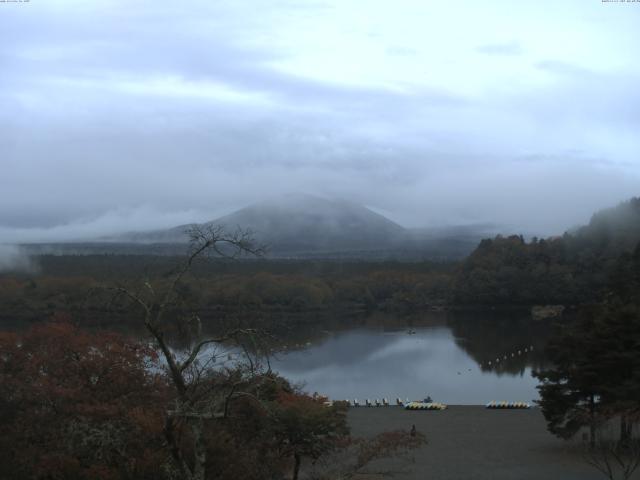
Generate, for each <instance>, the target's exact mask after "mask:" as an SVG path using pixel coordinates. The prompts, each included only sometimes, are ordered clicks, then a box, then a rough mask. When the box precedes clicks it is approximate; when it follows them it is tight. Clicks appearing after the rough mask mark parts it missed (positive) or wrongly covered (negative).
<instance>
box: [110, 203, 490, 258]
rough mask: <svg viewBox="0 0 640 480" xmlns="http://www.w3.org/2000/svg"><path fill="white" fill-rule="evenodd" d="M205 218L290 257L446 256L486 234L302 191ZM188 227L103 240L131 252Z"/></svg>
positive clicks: (181, 234) (159, 247) (178, 236)
mask: <svg viewBox="0 0 640 480" xmlns="http://www.w3.org/2000/svg"><path fill="white" fill-rule="evenodd" d="M206 224H213V225H222V226H224V227H225V229H226V230H227V231H229V232H233V231H235V230H237V229H238V228H240V229H244V230H247V229H248V230H251V232H253V234H254V238H255V239H256V241H257V242H258V243H260V244H264V245H267V247H268V252H269V256H272V257H295V258H361V259H403V260H420V259H440V260H443V259H446V260H451V259H457V258H462V257H464V256H465V255H467V254H468V253H469V252H471V251H472V250H473V248H475V246H476V245H477V244H478V242H479V241H480V240H481V239H482V238H483V237H484V236H486V231H485V229H484V228H482V227H483V226H467V227H452V228H444V229H420V230H416V229H413V230H410V229H405V228H403V227H402V226H400V225H398V224H397V223H395V222H393V221H391V220H389V219H388V218H386V217H384V216H383V215H380V214H378V213H376V212H374V211H372V210H371V209H369V208H367V207H365V206H363V205H359V204H357V203H354V202H350V201H346V200H340V199H327V198H321V197H316V196H313V195H307V194H288V195H282V196H279V197H275V198H271V199H268V200H265V201H262V202H258V203H255V204H252V205H249V206H247V207H245V208H242V209H240V210H237V211H235V212H233V213H231V214H229V215H226V216H224V217H220V218H217V219H215V220H212V221H210V222H207V223H206ZM206 224H205V225H206ZM189 227H190V226H189V225H180V226H178V227H174V228H170V229H166V230H156V231H148V232H133V233H128V234H125V235H119V236H117V237H111V238H109V239H102V240H108V241H110V242H112V246H113V248H116V246H117V249H118V251H122V250H123V249H126V251H127V252H135V251H136V250H137V249H139V248H140V244H154V245H153V246H151V245H148V248H151V249H153V250H154V251H155V252H161V251H171V252H173V251H178V250H179V249H180V248H182V247H180V246H179V245H180V244H184V243H185V242H187V241H188V237H187V235H186V234H185V232H186V230H187V229H188V228H189ZM480 228H482V229H480ZM136 245H137V246H136ZM100 248H103V246H102V245H101V246H100ZM167 249H168V250H167Z"/></svg>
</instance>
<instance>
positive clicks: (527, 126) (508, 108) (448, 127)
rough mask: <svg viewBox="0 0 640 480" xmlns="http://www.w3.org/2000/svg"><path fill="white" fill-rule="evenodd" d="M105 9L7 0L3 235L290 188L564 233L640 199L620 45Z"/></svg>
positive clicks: (136, 6) (389, 210) (221, 210)
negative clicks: (599, 212)
mask: <svg viewBox="0 0 640 480" xmlns="http://www.w3.org/2000/svg"><path fill="white" fill-rule="evenodd" d="M374 3H375V2H374ZM109 5H110V4H107V3H104V4H103V3H96V4H93V3H92V4H86V3H84V2H53V3H51V4H49V5H45V4H44V2H40V3H38V4H37V5H36V3H35V2H32V3H31V4H30V6H29V7H28V8H29V10H27V9H18V8H16V9H13V10H7V11H5V10H3V12H2V14H3V17H2V18H1V19H0V23H1V25H0V31H1V32H2V33H1V34H0V35H1V36H2V42H0V66H1V68H2V72H3V74H2V75H1V76H0V122H2V125H3V128H2V129H0V145H2V154H1V158H0V168H1V169H2V170H1V172H2V175H0V241H3V242H22V241H43V240H56V241H59V240H68V239H76V238H89V237H92V236H100V235H106V234H109V233H114V232H116V231H129V230H134V229H150V228H161V227H170V226H173V225H176V224H181V223H187V222H192V221H198V220H209V219H212V218H216V217H218V216H220V215H223V214H225V213H228V212H230V211H232V210H233V209H234V208H237V207H241V206H243V205H245V204H247V203H250V202H252V201H257V200H259V199H261V198H264V197H266V196H272V195H276V194H279V193H284V192H290V191H306V192H309V193H315V194H319V195H324V196H337V197H342V198H348V199H351V200H355V201H358V202H361V203H364V204H367V205H370V206H372V207H374V208H376V209H378V210H380V211H384V212H385V213H386V214H388V215H389V216H390V217H391V218H393V219H394V220H396V221H398V222H400V223H402V224H404V225H406V226H427V225H434V224H452V223H456V222H462V223H471V222H476V221H481V222H487V221H488V222H497V223H500V224H503V225H506V226H508V227H509V228H513V229H523V230H528V231H533V232H534V233H559V232H561V231H562V230H564V229H565V228H567V227H570V226H572V225H573V224H575V223H578V222H581V221H585V220H587V219H588V216H589V215H590V213H591V212H592V211H593V210H595V209H597V208H600V207H603V206H606V205H609V204H613V203H616V202H618V201H620V200H622V199H624V198H625V197H627V196H631V195H633V194H637V193H638V192H637V191H636V190H637V184H638V179H639V177H640V168H639V162H638V158H637V154H638V151H639V150H640V140H638V139H637V138H636V137H637V135H636V134H635V133H636V132H637V127H638V120H639V119H640V117H639V115H638V112H640V108H639V107H640V94H638V91H639V90H638V88H637V85H638V83H639V82H638V81H639V79H640V72H638V70H637V69H635V67H634V63H633V62H632V61H631V57H624V55H623V53H620V51H617V53H616V55H622V56H620V57H619V58H618V60H617V62H618V63H617V66H616V67H613V66H611V65H610V64H609V63H608V62H609V57H608V56H605V55H603V54H602V53H598V52H594V53H593V54H591V53H588V51H587V50H586V48H587V47H585V50H581V51H580V52H578V53H582V56H581V57H580V58H579V59H575V58H574V57H577V56H578V55H573V53H575V52H572V55H569V54H567V53H566V52H565V53H563V52H561V51H560V49H559V48H556V47H553V45H551V43H552V42H551V40H552V38H551V37H549V39H548V38H546V37H538V36H536V37H533V38H532V37H529V38H528V39H526V38H520V37H519V36H518V35H519V34H518V33H517V32H518V31H519V29H518V28H515V29H514V32H505V33H504V37H505V38H513V40H510V41H508V42H502V43H501V42H499V41H498V42H496V41H495V38H494V37H493V36H492V35H493V33H492V32H489V33H491V35H489V34H488V33H487V32H485V31H484V30H483V29H480V28H479V27H478V29H477V30H474V31H469V32H468V38H466V37H465V36H464V35H462V36H461V35H456V36H453V37H450V38H441V37H442V35H443V33H442V31H440V30H438V29H437V27H438V25H436V20H433V25H431V27H432V28H430V29H415V31H414V30H412V28H411V27H410V25H407V26H403V28H402V29H401V30H399V31H396V30H385V28H386V29H391V28H393V26H394V25H404V24H403V23H402V22H394V21H389V22H386V23H385V22H382V21H381V20H384V19H386V17H387V16H391V15H400V14H399V13H398V12H395V11H392V10H388V9H386V7H384V6H382V5H383V4H382V3H381V4H380V5H378V4H376V5H372V8H371V12H370V14H371V15H372V16H373V15H375V12H376V11H379V12H381V13H380V15H381V17H380V19H379V20H378V21H376V22H374V21H372V22H371V24H368V23H366V22H365V24H363V25H360V24H359V23H358V22H349V24H348V25H347V26H346V27H340V28H337V27H336V28H333V27H332V25H333V24H335V23H339V21H340V20H341V19H342V18H343V15H344V12H342V11H338V9H340V8H347V7H346V6H344V4H341V3H338V2H323V3H321V4H306V3H305V4H304V7H303V6H301V5H300V4H295V5H294V3H293V2H277V3H273V5H271V6H270V7H269V8H264V9H261V11H259V12H258V11H256V9H255V5H254V4H253V2H248V1H238V2H200V1H195V2H193V3H192V4H191V5H190V6H189V7H188V8H186V7H184V6H181V5H180V4H178V3H175V4H157V3H156V2H135V3H131V2H128V3H126V2H122V3H118V2H116V3H113V4H112V5H113V6H109ZM470 5H471V4H470ZM470 5H469V8H470ZM415 8H416V9H417V8H418V7H417V6H415ZM443 8H444V7H443ZM576 8H580V9H582V6H579V7H576ZM542 10H544V9H542ZM542 10H540V11H539V12H538V15H542ZM432 13H433V16H434V18H436V17H437V15H444V18H445V19H448V21H449V22H450V23H451V24H455V22H456V21H457V20H456V17H455V15H453V14H452V13H450V12H447V11H446V10H442V12H439V11H437V10H436V9H434V10H433V12H432ZM334 15H335V18H334V17H333V16H334ZM607 15H613V14H607ZM634 15H635V14H634ZM409 17H410V16H409V15H406V16H404V17H401V18H395V20H402V21H404V22H407V23H409V22H410V20H411V18H409ZM525 17H526V14H524V13H523V14H522V16H520V17H516V18H515V19H514V20H513V21H514V22H515V23H514V25H515V26H516V27H522V30H524V27H526V25H528V23H527V21H526V20H527V18H525ZM346 18H350V17H349V16H347V17H346ZM354 18H355V16H354ZM358 18H359V17H358ZM492 18H493V17H490V16H489V13H487V16H486V18H485V17H483V21H485V22H486V23H487V25H490V23H491V22H492V21H493V20H492ZM318 19H321V20H318ZM563 19H564V21H565V23H566V25H565V26H569V27H570V26H571V25H572V23H571V22H573V21H574V20H572V17H571V16H570V15H569V16H566V18H565V17H563ZM334 20H335V21H334ZM613 20H615V19H614V18H613V17H611V18H609V17H608V22H609V23H607V24H606V25H608V26H607V27H606V28H607V29H609V30H606V32H609V33H611V32H612V31H614V30H616V29H617V28H621V27H620V26H619V24H618V23H616V22H615V21H613ZM307 22H312V23H311V24H310V25H311V26H313V27H316V28H317V29H319V32H320V33H321V34H322V35H320V36H319V37H318V38H320V40H318V39H317V38H316V37H314V35H315V31H314V30H313V28H311V27H309V28H306V30H305V29H303V30H296V28H302V27H298V26H299V25H302V26H306V25H307ZM313 22H316V23H313ZM363 22H364V20H363ZM445 23H446V22H445ZM480 23H482V22H480ZM625 25H626V24H625ZM494 27H495V25H494ZM496 28H497V27H496ZM591 28H593V29H594V32H595V30H596V29H600V28H605V27H602V26H601V24H600V23H597V22H594V23H593V24H592V26H591ZM624 28H627V27H624ZM291 29H293V30H292V31H293V32H294V33H293V34H291V36H290V37H287V36H286V34H287V32H288V31H289V30H291ZM489 29H490V27H487V31H488V30H489ZM423 30H424V32H426V33H424V32H423ZM372 31H376V32H377V33H376V35H374V36H372V35H370V33H371V32H372ZM431 31H434V32H435V33H433V35H439V36H438V37H437V38H435V39H434V38H431V37H424V38H422V37H421V36H420V35H429V32H431ZM416 32H418V33H416ZM606 32H605V33H606ZM445 33H446V32H445ZM626 33H627V34H628V35H629V36H630V38H632V39H633V38H635V39H638V34H637V33H635V31H633V30H628V31H626ZM601 34H602V31H600V30H598V31H597V32H595V33H594V36H593V38H594V39H595V40H594V42H596V41H599V39H600V37H599V35H601ZM335 35H344V38H342V37H341V43H340V42H334V43H337V44H338V47H335V46H334V43H331V42H332V41H333V40H332V38H333V37H332V36H335ZM522 35H523V36H524V35H525V33H522ZM549 35H552V33H550V34H549ZM405 37H406V38H410V41H404V39H405ZM292 38H293V39H294V40H295V41H294V40H291V39H292ZM583 40H584V39H583ZM586 40H588V38H587V39H586ZM536 42H538V43H536ZM361 44H362V45H361ZM478 44H480V45H481V46H480V47H477V45H478ZM523 45H526V47H527V48H526V49H525V48H524V47H523ZM576 48H578V47H576ZM343 50H344V51H343ZM345 52H349V53H348V54H347V53H345ZM465 52H466V53H465ZM540 52H541V53H540ZM585 52H586V53H585ZM477 53H482V54H483V55H478V54H477ZM505 55H509V56H511V57H512V58H510V59H509V61H508V62H507V61H505V60H504V59H502V58H500V57H501V56H505ZM309 60H311V61H309ZM338 60H340V62H338ZM333 62H338V63H333ZM587 192H588V193H587Z"/></svg>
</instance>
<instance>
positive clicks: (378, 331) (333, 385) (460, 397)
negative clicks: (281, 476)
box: [272, 314, 545, 404]
mask: <svg viewBox="0 0 640 480" xmlns="http://www.w3.org/2000/svg"><path fill="white" fill-rule="evenodd" d="M389 320H390V323H389V322H385V321H384V319H381V318H377V319H374V320H372V319H367V320H366V321H365V322H364V324H362V325H359V326H357V327H354V328H351V329H348V330H338V331H336V330H333V331H330V332H327V331H325V333H324V335H323V338H320V339H319V338H316V339H315V340H312V343H311V345H309V346H305V347H304V348H301V349H297V350H292V351H291V350H290V351H288V352H282V353H280V354H279V355H277V356H276V358H275V359H273V361H272V366H273V367H274V369H275V370H277V371H279V372H280V373H281V374H282V375H284V376H285V377H287V378H289V379H290V380H292V381H294V382H300V383H304V384H305V389H306V390H307V391H310V392H313V391H317V392H321V393H323V394H327V395H329V396H330V397H331V398H335V399H344V398H349V399H353V398H358V399H360V400H361V401H363V400H364V399H365V398H382V397H388V398H395V397H397V396H400V397H402V398H405V397H409V398H411V399H416V398H424V397H426V396H427V395H430V396H431V397H432V398H433V399H434V400H436V401H441V402H445V403H450V404H479V403H486V402H488V401H489V400H492V399H497V400H503V399H504V400H523V401H531V400H532V399H536V398H538V395H537V390H536V389H535V386H536V385H537V382H536V380H535V379H534V378H532V377H531V370H532V367H534V368H535V367H538V366H540V365H541V364H542V362H543V360H544V359H543V358H542V351H543V346H544V331H545V329H543V328H542V327H539V326H537V325H534V324H532V323H531V320H530V319H518V318H514V317H513V316H511V318H510V320H508V319H501V318H495V317H493V318H482V316H480V315H478V314H476V315H475V317H474V318H473V319H471V318H465V315H451V314H450V315H448V316H445V317H443V316H439V317H435V318H434V317H433V316H427V317H423V318H421V319H409V320H407V319H405V320H404V322H402V321H401V320H399V319H389ZM409 332H411V333H409ZM413 332H415V333H413ZM299 340H300V339H299ZM532 344H533V345H534V350H533V352H527V353H524V347H525V346H527V349H528V346H530V345H532ZM298 345H305V344H304V343H302V342H301V343H299V344H298ZM518 348H520V350H521V354H520V355H517V350H518ZM511 353H514V357H511ZM504 355H507V359H506V360H504ZM497 358H499V359H500V362H498V364H497V365H496V362H495V360H496V359H497ZM490 359H491V360H492V365H491V366H489V365H488V363H487V362H488V361H489V360H490Z"/></svg>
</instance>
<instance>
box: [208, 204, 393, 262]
mask: <svg viewBox="0 0 640 480" xmlns="http://www.w3.org/2000/svg"><path fill="white" fill-rule="evenodd" d="M212 223H215V224H218V225H223V226H225V227H226V228H227V229H228V230H234V229H236V228H243V229H250V230H251V231H253V232H254V233H255V236H256V238H257V240H258V241H260V242H264V243H267V244H268V245H269V246H270V247H271V248H270V249H271V250H272V251H274V252H284V251H287V252H303V251H314V252H318V251H353V250H378V249H381V248H389V247H393V246H394V245H395V244H397V242H398V241H400V240H401V238H402V236H403V235H404V234H405V229H404V228H403V227H401V226H400V225H398V224H397V223H394V222H392V221H391V220H389V219H388V218H386V217H384V216H382V215H380V214H378V213H375V212H373V211H372V210H370V209H368V208H366V207H364V206H362V205H358V204H356V203H353V202H348V201H345V200H330V199H324V198H320V197H314V196H311V195H303V194H290V195H284V196H281V197H277V198H274V199H270V200H268V201H265V202H261V203H257V204H254V205H250V206H248V207H246V208H243V209H241V210H238V211H237V212H234V213H232V214H230V215H227V216H225V217H222V218H218V219H217V220H214V221H213V222H212Z"/></svg>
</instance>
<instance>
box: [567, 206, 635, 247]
mask: <svg viewBox="0 0 640 480" xmlns="http://www.w3.org/2000/svg"><path fill="white" fill-rule="evenodd" d="M565 238H566V241H567V243H568V244H569V245H570V247H571V248H572V249H573V250H578V251H586V250H589V251H591V252H592V253H593V254H596V255H603V256H617V255H619V254H620V253H624V252H631V251H632V250H633V249H635V248H636V246H637V245H638V243H639V242H640V197H634V198H631V199H629V200H627V201H625V202H622V203H620V204H618V205H616V206H615V207H611V208H606V209H604V210H600V211H599V212H596V213H594V214H593V216H592V217H591V220H590V222H589V224H588V225H585V226H583V227H581V228H578V229H577V230H576V231H575V232H572V233H571V234H569V235H567V236H566V237H565Z"/></svg>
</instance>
